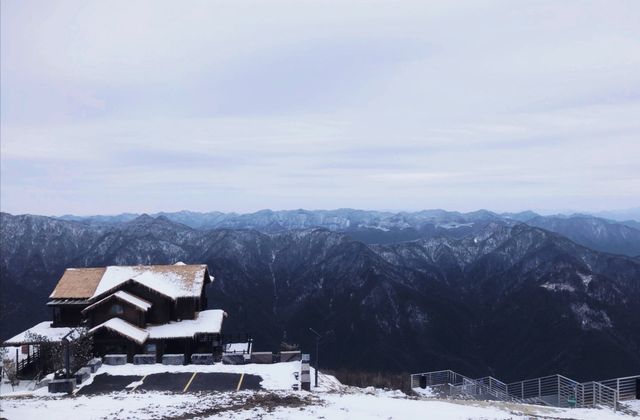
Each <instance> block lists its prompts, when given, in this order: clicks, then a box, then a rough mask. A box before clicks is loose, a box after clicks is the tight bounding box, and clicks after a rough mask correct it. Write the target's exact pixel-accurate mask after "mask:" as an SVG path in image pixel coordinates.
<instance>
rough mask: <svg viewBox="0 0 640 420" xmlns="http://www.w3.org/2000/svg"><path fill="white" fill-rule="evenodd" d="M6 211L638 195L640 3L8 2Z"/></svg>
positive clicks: (1, 141) (585, 200) (579, 206)
mask: <svg viewBox="0 0 640 420" xmlns="http://www.w3.org/2000/svg"><path fill="white" fill-rule="evenodd" d="M0 5H1V13H0V16H1V26H0V31H1V37H0V42H1V49H0V54H1V60H0V70H1V73H0V92H1V93H0V96H1V98H0V99H1V102H0V105H1V106H0V209H1V210H2V211H6V212H10V213H14V214H19V213H34V214H46V215H61V214H69V213H72V214H78V215H87V214H116V213H121V212H156V211H177V210H182V209H188V210H193V211H213V210H217V211H236V212H251V211H256V210H259V209H264V208H271V209H296V208H306V209H332V208H341V207H351V208H361V209H379V210H419V209H431V208H443V209H448V210H459V211H471V210H475V209H479V208H486V209H490V210H494V211H519V210H525V209H533V210H536V211H545V210H547V211H552V210H558V209H574V210H579V211H603V210H611V209H621V208H632V207H638V206H640V163H639V162H640V2H638V1H637V0H629V1H618V0H604V1H588V0H580V1H572V0H566V1H562V2H558V1H556V0H550V1H546V0H539V1H517V2H515V1H511V0H496V1H477V0H473V1H449V0H447V1H444V0H443V1H427V0H420V1H360V0H349V1H342V0H340V1H332V0H323V1H307V0H291V1H276V0H263V1H242V2H238V1H213V0H211V1H195V0H187V1H173V0H172V1H163V0H153V1H142V0H135V1H123V0H112V1H108V2H106V1H86V0H82V1H80V0H78V1H49V0H47V1H30V0H26V1H25V0H2V2H1V3H0Z"/></svg>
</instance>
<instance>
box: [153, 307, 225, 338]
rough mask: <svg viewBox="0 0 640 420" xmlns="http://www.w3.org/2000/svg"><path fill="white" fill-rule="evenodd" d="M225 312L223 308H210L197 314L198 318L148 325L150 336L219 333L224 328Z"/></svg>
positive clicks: (164, 336)
mask: <svg viewBox="0 0 640 420" xmlns="http://www.w3.org/2000/svg"><path fill="white" fill-rule="evenodd" d="M224 316H225V313H224V311H223V310H222V309H209V310H207V311H201V312H198V313H197V314H196V319H185V320H182V321H178V322H170V323H168V324H162V325H148V326H147V331H149V338H173V337H193V336H194V335H196V334H200V333H209V334H217V333H219V332H220V330H221V329H222V320H223V319H224Z"/></svg>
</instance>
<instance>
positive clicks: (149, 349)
mask: <svg viewBox="0 0 640 420" xmlns="http://www.w3.org/2000/svg"><path fill="white" fill-rule="evenodd" d="M144 352H145V353H147V354H155V353H156V345H155V344H147V345H146V346H144Z"/></svg>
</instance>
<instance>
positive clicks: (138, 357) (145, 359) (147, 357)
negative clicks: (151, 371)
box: [133, 354, 156, 365]
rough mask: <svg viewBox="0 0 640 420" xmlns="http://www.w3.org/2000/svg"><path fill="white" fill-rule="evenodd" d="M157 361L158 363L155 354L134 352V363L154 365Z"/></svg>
mask: <svg viewBox="0 0 640 420" xmlns="http://www.w3.org/2000/svg"><path fill="white" fill-rule="evenodd" d="M155 363H156V355H155V354H134V355H133V364H134V365H153V364H155Z"/></svg>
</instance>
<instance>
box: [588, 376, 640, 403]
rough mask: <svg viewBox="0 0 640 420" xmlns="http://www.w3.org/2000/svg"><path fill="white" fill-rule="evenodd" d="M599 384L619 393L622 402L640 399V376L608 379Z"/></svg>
mask: <svg viewBox="0 0 640 420" xmlns="http://www.w3.org/2000/svg"><path fill="white" fill-rule="evenodd" d="M598 382H600V383H601V384H602V385H605V386H607V387H609V388H612V389H615V390H616V391H617V392H618V400H620V401H625V400H635V399H640V392H639V391H640V389H638V383H640V375H634V376H625V377H622V378H613V379H606V380H604V381H598Z"/></svg>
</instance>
